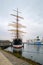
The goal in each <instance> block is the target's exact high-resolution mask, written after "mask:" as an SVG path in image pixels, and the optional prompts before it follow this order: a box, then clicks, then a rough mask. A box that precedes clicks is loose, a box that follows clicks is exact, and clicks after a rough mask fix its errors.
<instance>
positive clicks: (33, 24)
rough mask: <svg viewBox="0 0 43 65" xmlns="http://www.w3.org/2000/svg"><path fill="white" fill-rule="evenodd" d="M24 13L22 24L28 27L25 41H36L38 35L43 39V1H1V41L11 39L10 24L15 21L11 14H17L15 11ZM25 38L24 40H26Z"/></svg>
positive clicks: (21, 14) (22, 14)
mask: <svg viewBox="0 0 43 65" xmlns="http://www.w3.org/2000/svg"><path fill="white" fill-rule="evenodd" d="M17 8H18V10H19V11H20V12H22V13H20V16H23V17H24V20H20V23H22V24H23V25H25V26H26V28H25V30H24V31H26V32H27V33H26V34H24V37H25V39H26V40H27V39H34V38H35V37H36V36H37V35H38V36H40V38H42V37H43V0H0V40H1V39H2V40H3V39H6V40H7V39H11V34H10V33H9V32H8V29H9V26H8V24H9V23H10V22H12V21H15V18H14V17H12V16H11V15H10V14H12V13H13V14H16V13H15V12H14V11H13V9H15V10H16V9H17ZM24 37H23V38H24Z"/></svg>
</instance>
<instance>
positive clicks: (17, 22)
mask: <svg viewBox="0 0 43 65" xmlns="http://www.w3.org/2000/svg"><path fill="white" fill-rule="evenodd" d="M14 11H16V13H17V15H14V14H11V15H12V16H15V17H16V22H13V24H9V26H13V27H15V28H16V30H14V29H12V30H10V31H13V32H16V38H17V40H18V39H19V32H20V33H25V32H23V31H20V30H19V28H22V27H24V28H25V26H23V25H21V24H20V23H19V18H20V19H23V17H21V16H19V15H18V13H21V12H19V11H18V8H17V10H14Z"/></svg>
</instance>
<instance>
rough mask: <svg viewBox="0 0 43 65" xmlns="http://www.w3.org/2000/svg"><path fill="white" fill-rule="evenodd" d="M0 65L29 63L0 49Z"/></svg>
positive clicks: (25, 64) (26, 64) (23, 64)
mask: <svg viewBox="0 0 43 65" xmlns="http://www.w3.org/2000/svg"><path fill="white" fill-rule="evenodd" d="M0 65H31V64H29V63H28V62H26V61H24V60H22V59H19V58H17V57H15V56H13V55H12V54H10V53H7V52H5V51H3V50H0Z"/></svg>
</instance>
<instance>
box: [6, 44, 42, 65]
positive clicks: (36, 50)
mask: <svg viewBox="0 0 43 65" xmlns="http://www.w3.org/2000/svg"><path fill="white" fill-rule="evenodd" d="M5 50H7V51H10V52H13V50H16V51H18V50H21V52H22V53H21V55H22V56H23V57H25V58H29V59H32V60H33V61H35V62H38V63H40V64H42V65H43V45H31V44H24V48H22V49H18V50H17V49H13V47H8V48H6V49H5Z"/></svg>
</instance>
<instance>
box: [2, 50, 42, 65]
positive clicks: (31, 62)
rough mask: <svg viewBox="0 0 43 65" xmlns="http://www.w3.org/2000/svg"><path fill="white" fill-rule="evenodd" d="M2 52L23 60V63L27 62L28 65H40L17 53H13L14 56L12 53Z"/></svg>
mask: <svg viewBox="0 0 43 65" xmlns="http://www.w3.org/2000/svg"><path fill="white" fill-rule="evenodd" d="M2 52H6V53H8V54H11V55H13V56H15V57H17V58H18V59H21V60H23V61H26V62H28V63H29V64H32V65H42V64H40V63H38V62H35V61H33V60H31V59H27V58H25V57H23V56H21V55H19V54H18V53H14V54H13V53H12V52H10V51H6V50H2Z"/></svg>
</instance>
